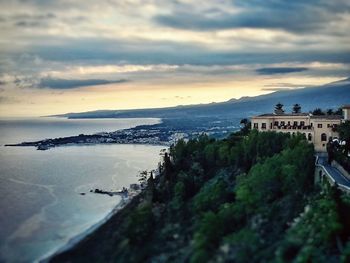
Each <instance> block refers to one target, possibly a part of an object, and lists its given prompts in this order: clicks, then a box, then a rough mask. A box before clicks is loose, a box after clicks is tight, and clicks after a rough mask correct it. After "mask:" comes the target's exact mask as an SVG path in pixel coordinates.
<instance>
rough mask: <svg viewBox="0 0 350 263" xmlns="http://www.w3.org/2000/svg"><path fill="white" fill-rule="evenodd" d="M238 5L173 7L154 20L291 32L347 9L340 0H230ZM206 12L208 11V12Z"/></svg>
mask: <svg viewBox="0 0 350 263" xmlns="http://www.w3.org/2000/svg"><path fill="white" fill-rule="evenodd" d="M232 2H233V7H235V6H236V7H240V8H241V9H242V10H241V11H240V12H239V13H236V14H232V13H230V12H225V11H221V12H220V13H219V14H217V13H218V11H216V13H215V15H212V14H211V13H210V12H202V11H201V12H198V13H194V12H193V10H191V11H189V10H186V9H184V8H178V9H176V8H175V9H174V10H173V13H172V14H170V15H157V16H155V17H154V20H155V21H156V22H157V23H158V24H161V25H165V26H168V27H174V28H181V29H194V30H215V29H228V28H265V29H283V30H286V31H291V32H310V31H315V30H322V29H323V28H324V26H325V25H327V24H328V23H329V22H331V21H336V20H340V19H341V15H342V14H346V13H348V12H349V11H350V4H349V3H348V2H346V1H343V0H334V1H327V2H326V1H324V0H310V1H301V0H296V1H285V0H266V1H260V0H254V1H245V0H238V1H232ZM208 13H209V14H208Z"/></svg>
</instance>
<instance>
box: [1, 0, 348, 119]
mask: <svg viewBox="0 0 350 263" xmlns="http://www.w3.org/2000/svg"><path fill="white" fill-rule="evenodd" d="M349 28H350V2H349V1H348V0H332V1H330V0H304V1H302V0H293V1H290V0H215V1H214V0H211V1H206V0H203V1H195V0H99V1H95V0H82V1H77V0H75V1H73V0H61V1H60V0H11V1H8V0H0V35H1V38H0V116H40V115H47V114H56V113H66V112H79V111H87V110H96V109H132V108H150V107H164V106H174V105H180V104H195V103H208V102H213V101H215V102H219V101H225V100H228V99H231V98H240V97H242V96H254V95H259V94H264V93H268V92H273V91H275V90H280V89H292V88H301V87H307V86H314V85H320V84H325V83H328V82H332V81H337V80H340V79H344V78H347V77H349V76H350V44H349V43H350V30H349Z"/></svg>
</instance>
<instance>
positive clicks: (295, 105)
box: [293, 103, 301, 114]
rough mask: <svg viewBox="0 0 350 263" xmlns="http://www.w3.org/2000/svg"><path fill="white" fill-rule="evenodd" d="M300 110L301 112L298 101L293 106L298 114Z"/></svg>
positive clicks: (294, 111)
mask: <svg viewBox="0 0 350 263" xmlns="http://www.w3.org/2000/svg"><path fill="white" fill-rule="evenodd" d="M300 112H301V106H300V104H298V103H296V104H294V106H293V113H295V114H297V113H300Z"/></svg>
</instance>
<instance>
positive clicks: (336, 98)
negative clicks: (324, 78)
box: [57, 78, 350, 119]
mask: <svg viewBox="0 0 350 263" xmlns="http://www.w3.org/2000/svg"><path fill="white" fill-rule="evenodd" d="M277 102H281V103H282V104H284V105H285V109H286V110H291V107H292V105H293V104H295V103H299V104H301V105H302V110H303V111H310V110H313V109H315V108H324V109H329V108H333V109H336V108H338V107H340V106H341V105H342V104H347V103H349V102H350V78H348V79H345V80H342V81H338V82H333V83H329V84H327V85H324V86H319V87H309V88H303V89H296V90H284V91H276V92H273V93H270V94H267V95H261V96H256V97H244V98H241V99H239V100H236V99H232V100H229V101H227V102H222V103H210V104H200V105H189V106H177V107H169V108H159V109H158V108H157V109H138V110H99V111H92V112H82V113H67V114H63V115H57V116H60V117H68V118H136V117H154V118H193V117H210V118H223V119H226V118H232V117H233V118H242V117H250V116H253V115H256V114H260V113H264V112H271V111H272V109H273V105H275V104H276V103H277Z"/></svg>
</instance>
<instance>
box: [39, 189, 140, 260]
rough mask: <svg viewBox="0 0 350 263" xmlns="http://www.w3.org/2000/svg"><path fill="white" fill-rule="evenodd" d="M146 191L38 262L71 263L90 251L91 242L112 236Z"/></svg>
mask: <svg viewBox="0 0 350 263" xmlns="http://www.w3.org/2000/svg"><path fill="white" fill-rule="evenodd" d="M146 189H147V187H146V188H145V189H143V190H141V191H140V192H139V193H138V194H137V195H135V196H133V197H132V198H130V200H128V201H126V202H125V203H124V204H123V205H122V206H118V207H117V209H113V211H111V212H110V213H109V214H108V215H107V216H106V217H105V218H104V219H103V220H101V221H100V222H98V223H96V224H95V225H94V226H92V227H91V228H89V229H88V230H87V231H85V232H83V233H82V234H80V235H78V236H76V237H75V238H72V239H71V240H70V241H69V242H68V243H67V244H66V245H65V246H64V247H62V248H61V249H59V250H57V251H56V252H55V253H53V254H51V255H49V256H47V257H46V258H42V259H40V260H39V261H37V262H40V263H46V262H69V261H70V260H69V258H70V257H71V256H72V255H75V254H77V253H81V252H82V251H90V247H91V244H90V243H91V242H92V243H94V244H96V243H97V244H98V243H99V240H98V239H99V238H101V237H103V236H104V235H106V233H109V234H110V233H111V231H110V230H111V229H116V228H117V226H118V225H119V223H120V222H121V221H122V220H123V219H124V218H125V216H126V215H127V214H128V213H129V212H130V211H132V210H134V209H135V208H136V207H137V206H138V205H139V203H140V202H141V201H142V200H143V198H144V196H145V194H146ZM96 239H97V241H96Z"/></svg>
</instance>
